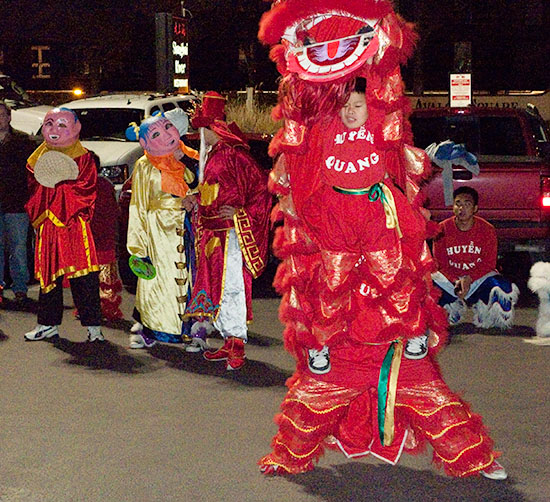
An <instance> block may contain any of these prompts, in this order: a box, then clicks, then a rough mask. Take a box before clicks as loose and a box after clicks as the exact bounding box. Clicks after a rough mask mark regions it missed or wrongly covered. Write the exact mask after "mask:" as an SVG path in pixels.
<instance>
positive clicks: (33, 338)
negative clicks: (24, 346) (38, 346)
mask: <svg viewBox="0 0 550 502" xmlns="http://www.w3.org/2000/svg"><path fill="white" fill-rule="evenodd" d="M58 327H59V326H44V325H43V324H37V325H36V327H35V328H34V329H33V330H32V331H29V332H28V333H25V340H27V341H28V342H37V341H38V340H44V339H45V338H52V337H54V336H59V330H58V329H57V328H58Z"/></svg>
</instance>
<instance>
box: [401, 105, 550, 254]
mask: <svg viewBox="0 0 550 502" xmlns="http://www.w3.org/2000/svg"><path fill="white" fill-rule="evenodd" d="M411 125H412V129H413V135H414V143H415V145H416V146H418V147H420V148H426V147H427V146H428V145H430V144H431V143H434V142H436V143H439V142H441V141H445V140H447V139H450V140H451V141H454V142H455V143H457V144H459V143H460V144H464V145H465V147H466V149H467V150H468V151H469V152H471V153H473V154H474V155H476V157H477V160H478V163H479V167H480V172H479V175H477V176H476V175H473V174H472V173H471V172H469V171H468V170H466V169H465V168H464V167H461V166H458V165H453V188H455V189H456V188H458V187H459V186H461V185H468V186H471V187H472V188H475V189H476V190H477V191H478V192H479V213H478V214H479V216H481V217H483V218H485V219H487V220H488V221H490V222H491V223H492V224H493V225H494V226H495V227H496V229H497V235H498V237H499V252H500V253H501V254H502V253H505V252H509V251H528V252H530V253H532V254H533V253H535V254H536V255H537V258H542V257H544V255H545V254H546V253H548V251H549V250H550V239H549V238H550V155H549V153H550V143H549V141H550V133H549V131H548V128H547V126H546V124H545V122H544V121H543V120H542V118H541V117H540V116H539V115H538V113H537V112H536V110H534V109H527V110H519V109H511V108H508V109H506V108H486V107H470V108H431V109H421V110H415V111H414V112H413V113H412V114H411ZM434 172H435V176H434V177H433V178H432V179H431V180H430V182H429V183H428V184H427V185H426V186H425V187H424V188H423V189H424V191H425V195H426V197H427V202H426V207H427V208H428V209H429V210H430V211H431V214H432V218H433V219H434V220H436V221H440V220H442V219H444V218H447V217H449V216H452V207H446V206H445V203H444V196H443V181H442V176H441V169H440V168H439V167H437V166H435V165H434Z"/></svg>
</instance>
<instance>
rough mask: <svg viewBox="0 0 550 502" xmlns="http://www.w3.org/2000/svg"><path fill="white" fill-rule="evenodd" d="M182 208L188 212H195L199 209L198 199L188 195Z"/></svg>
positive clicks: (182, 203)
mask: <svg viewBox="0 0 550 502" xmlns="http://www.w3.org/2000/svg"><path fill="white" fill-rule="evenodd" d="M181 206H182V207H183V209H185V210H186V211H187V212H190V211H193V209H195V208H196V207H197V197H196V196H195V195H186V196H185V197H184V198H183V200H182V201H181Z"/></svg>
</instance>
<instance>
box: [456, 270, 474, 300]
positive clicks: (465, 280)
mask: <svg viewBox="0 0 550 502" xmlns="http://www.w3.org/2000/svg"><path fill="white" fill-rule="evenodd" d="M471 285H472V278H471V277H470V276H469V275H465V276H463V277H461V278H460V279H458V281H456V283H455V293H456V296H458V297H459V298H460V299H461V300H464V298H465V297H466V295H467V294H468V291H470V286H471Z"/></svg>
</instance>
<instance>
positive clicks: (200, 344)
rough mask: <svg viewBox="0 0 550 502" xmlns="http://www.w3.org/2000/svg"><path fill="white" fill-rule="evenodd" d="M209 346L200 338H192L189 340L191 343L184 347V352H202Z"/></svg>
mask: <svg viewBox="0 0 550 502" xmlns="http://www.w3.org/2000/svg"><path fill="white" fill-rule="evenodd" d="M209 348H210V345H208V343H207V342H206V340H203V339H202V338H201V337H200V336H194V337H193V338H192V339H191V343H190V344H189V345H186V347H185V352H202V351H203V350H208V349H209Z"/></svg>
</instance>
